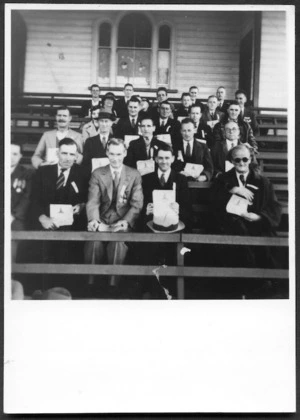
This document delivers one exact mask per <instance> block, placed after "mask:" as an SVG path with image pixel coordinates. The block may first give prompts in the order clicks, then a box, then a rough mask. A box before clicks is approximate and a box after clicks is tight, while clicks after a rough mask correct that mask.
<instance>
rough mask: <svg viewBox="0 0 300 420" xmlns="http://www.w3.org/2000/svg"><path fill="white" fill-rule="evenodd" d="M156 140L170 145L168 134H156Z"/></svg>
mask: <svg viewBox="0 0 300 420" xmlns="http://www.w3.org/2000/svg"><path fill="white" fill-rule="evenodd" d="M156 138H157V140H160V141H163V142H165V143H168V144H172V141H171V136H170V134H158V135H157V136H156Z"/></svg>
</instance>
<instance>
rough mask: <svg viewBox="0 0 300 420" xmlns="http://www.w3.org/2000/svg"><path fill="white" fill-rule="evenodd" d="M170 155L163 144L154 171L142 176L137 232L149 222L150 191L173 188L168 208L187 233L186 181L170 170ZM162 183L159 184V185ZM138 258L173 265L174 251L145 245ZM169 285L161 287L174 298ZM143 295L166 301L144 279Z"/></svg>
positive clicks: (156, 284)
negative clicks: (173, 212)
mask: <svg viewBox="0 0 300 420" xmlns="http://www.w3.org/2000/svg"><path fill="white" fill-rule="evenodd" d="M174 159H175V157H174V152H173V149H172V146H170V145H168V144H166V143H163V144H162V145H161V146H160V147H159V149H158V151H157V156H156V158H155V160H156V163H157V169H156V170H155V172H153V173H151V174H147V175H144V176H143V177H142V181H143V192H144V207H143V213H142V216H143V217H142V224H141V230H143V231H145V230H147V229H146V223H147V222H148V221H149V220H152V218H153V198H152V195H153V191H154V190H172V189H173V188H174V186H175V188H176V202H175V203H173V204H172V207H173V209H174V211H176V212H177V213H178V214H179V220H180V221H182V222H183V223H184V224H185V227H186V230H187V231H189V230H190V229H191V227H192V206H191V200H190V195H189V189H188V184H187V179H186V177H185V176H183V175H182V174H179V173H177V172H175V171H174V170H173V169H171V165H172V163H173V162H174ZM162 179H163V181H162ZM142 248H143V250H142V252H141V253H142V254H143V255H142V258H143V259H144V260H145V263H148V264H169V265H170V264H171V265H172V264H174V263H175V260H174V257H175V251H176V250H175V248H174V247H172V245H171V244H155V245H154V244H147V246H145V247H142ZM172 283H173V286H174V282H172V281H171V282H168V281H167V280H166V279H164V280H163V284H164V285H165V286H166V287H167V288H168V289H169V290H171V294H172V295H174V294H175V293H176V291H175V290H174V289H173V290H172ZM143 286H144V287H143V292H144V293H145V294H146V293H148V294H149V295H150V296H149V297H150V298H152V299H166V293H165V291H164V288H163V287H162V286H161V284H160V283H159V282H158V281H157V280H156V279H155V278H152V277H151V278H147V279H145V280H143Z"/></svg>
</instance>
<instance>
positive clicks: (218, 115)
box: [200, 108, 224, 124]
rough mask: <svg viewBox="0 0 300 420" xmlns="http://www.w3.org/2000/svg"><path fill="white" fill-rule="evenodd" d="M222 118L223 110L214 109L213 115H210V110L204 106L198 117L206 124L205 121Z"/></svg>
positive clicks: (220, 119)
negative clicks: (200, 115)
mask: <svg viewBox="0 0 300 420" xmlns="http://www.w3.org/2000/svg"><path fill="white" fill-rule="evenodd" d="M223 118H224V114H223V112H221V111H219V110H217V109H216V110H215V112H214V115H213V117H212V116H211V115H210V112H209V110H208V108H206V109H205V110H204V111H203V113H202V117H201V119H200V122H202V123H203V124H207V121H216V120H218V121H222V120H223Z"/></svg>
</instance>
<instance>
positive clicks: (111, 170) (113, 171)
mask: <svg viewBox="0 0 300 420" xmlns="http://www.w3.org/2000/svg"><path fill="white" fill-rule="evenodd" d="M109 167H110V172H111V175H112V177H113V178H114V175H115V172H118V173H119V177H120V176H121V172H122V169H123V164H122V166H121V167H120V168H118V169H114V168H113V167H112V166H111V165H109Z"/></svg>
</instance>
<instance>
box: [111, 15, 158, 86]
mask: <svg viewBox="0 0 300 420" xmlns="http://www.w3.org/2000/svg"><path fill="white" fill-rule="evenodd" d="M151 47H152V25H151V23H150V21H149V19H148V18H147V17H146V16H145V15H143V14H141V13H131V14H129V15H126V16H125V17H124V18H123V19H122V20H121V22H120V24H119V28H118V46H117V60H118V64H117V78H116V82H117V86H123V85H124V84H125V83H127V82H130V83H133V84H134V86H136V87H150V84H151V80H150V78H151V77H150V76H151V51H152V50H151Z"/></svg>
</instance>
